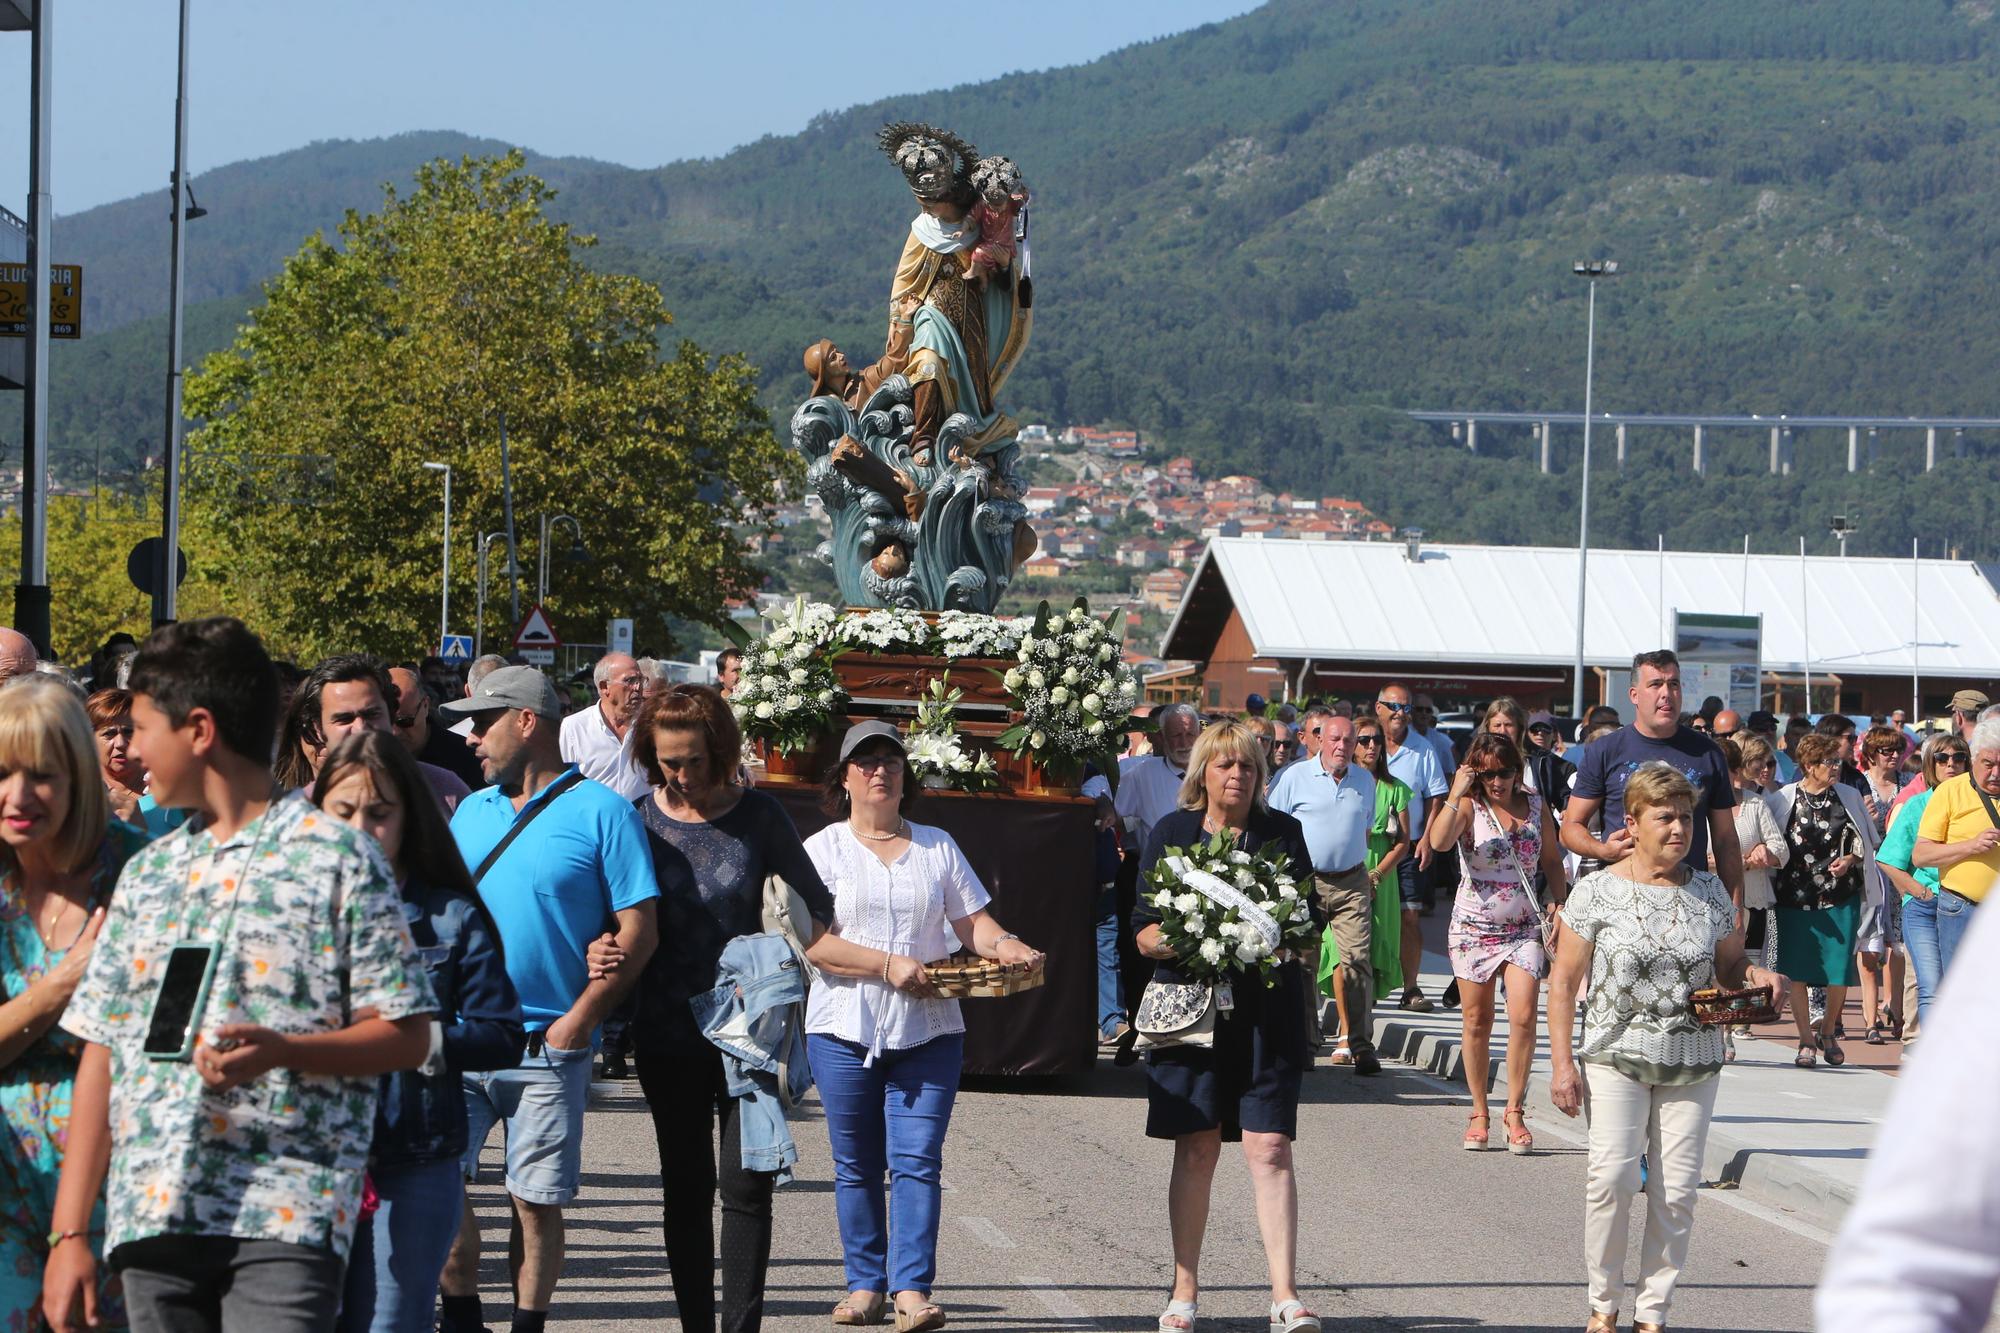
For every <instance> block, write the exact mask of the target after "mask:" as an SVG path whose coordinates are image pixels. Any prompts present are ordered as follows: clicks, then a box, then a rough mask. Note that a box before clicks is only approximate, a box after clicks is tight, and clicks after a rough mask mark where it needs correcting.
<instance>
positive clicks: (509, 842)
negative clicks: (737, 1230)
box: [438, 666, 659, 1329]
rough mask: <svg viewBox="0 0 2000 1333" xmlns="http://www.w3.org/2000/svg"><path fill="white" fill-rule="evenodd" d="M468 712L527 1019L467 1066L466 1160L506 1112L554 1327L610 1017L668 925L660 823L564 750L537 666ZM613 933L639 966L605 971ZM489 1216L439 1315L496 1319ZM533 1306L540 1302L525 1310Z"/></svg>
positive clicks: (483, 844)
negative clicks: (495, 1055) (601, 967)
mask: <svg viewBox="0 0 2000 1333" xmlns="http://www.w3.org/2000/svg"><path fill="white" fill-rule="evenodd" d="M438 711H439V712H440V713H442V714H444V715H445V716H446V717H448V718H452V719H461V718H462V719H464V721H463V723H461V725H463V726H466V727H467V728H469V730H470V734H471V738H472V742H473V753H474V754H475V755H477V756H478V758H479V767H480V770H481V771H482V772H484V773H485V775H486V780H487V781H488V782H490V783H492V784H493V785H492V786H490V787H487V788H485V789H484V790H482V791H477V792H474V793H473V794H472V795H471V796H469V797H467V798H466V799H465V801H464V802H462V803H461V804H460V805H459V807H458V813H457V814H455V815H453V816H452V821H451V832H452V837H453V838H454V839H455V840H456V841H457V843H458V850H459V854H460V855H461V856H463V857H464V858H465V864H466V865H468V866H471V867H474V870H473V879H474V882H476V883H477V884H478V886H479V896H480V898H481V899H482V900H483V901H484V902H485V904H486V909H487V911H488V912H490V913H491V914H492V917H493V920H494V923H495V924H496V925H498V926H499V928H500V938H501V939H502V940H503V941H505V942H506V946H507V976H508V979H509V980H511V981H512V982H513V983H514V990H515V993H516V994H517V995H518V996H519V997H520V1001H521V1014H522V1017H523V1019H525V1021H526V1026H527V1029H528V1041H527V1050H526V1052H525V1054H524V1056H523V1058H522V1060H521V1063H520V1065H519V1066H518V1067H516V1068H513V1069H499V1070H491V1071H486V1072H479V1073H473V1072H467V1073H465V1074H463V1075H462V1076H461V1077H462V1078H463V1080H464V1085H465V1105H466V1121H467V1125H466V1139H467V1146H466V1158H465V1168H466V1173H467V1175H468V1176H470V1175H471V1174H472V1173H473V1172H474V1171H476V1170H477V1168H478V1164H479V1153H480V1149H481V1147H482V1146H483V1145H484V1144H485V1142H486V1139H487V1137H488V1136H489V1135H490V1134H491V1133H492V1130H493V1126H494V1124H495V1123H496V1122H497V1123H500V1124H502V1125H504V1126H505V1127H506V1130H505V1133H506V1173H507V1192H508V1194H509V1195H511V1196H512V1200H513V1205H514V1208H513V1211H514V1227H515V1236H516V1241H515V1243H514V1244H513V1245H512V1247H511V1249H510V1261H511V1268H512V1277H513V1280H514V1281H513V1286H514V1292H515V1322H514V1327H515V1328H523V1327H529V1326H532V1327H535V1328H540V1327H541V1323H540V1319H541V1318H544V1317H546V1314H547V1311H548V1308H549V1302H550V1300H551V1298H552V1297H553V1296H554V1294H555V1289H556V1282H557V1279H558V1278H559V1277H560V1275H561V1273H562V1256H563V1235H564V1232H563V1206H564V1205H565V1204H567V1203H569V1202H570V1201H571V1200H572V1199H574V1198H575V1197H576V1193H577V1190H578V1189H579V1188H580V1186H581V1181H582V1166H583V1113H584V1107H585V1104H586V1103H587V1102H588V1100H589V1094H590V1066H591V1051H592V1049H593V1047H594V1046H595V1044H596V1036H597V1029H598V1025H599V1024H600V1023H602V1022H603V1021H604V1019H605V1018H606V1017H607V1016H609V1015H610V1013H611V1011H612V1010H613V1009H614V1008H615V1007H616V1006H617V1004H618V1002H619V1001H620V1000H621V999H622V998H623V997H624V994H625V992H626V991H627V990H629V989H630V988H631V986H632V985H633V984H634V983H635V982H636V981H637V980H638V978H639V976H640V975H641V974H642V973H643V972H644V971H645V966H646V961H647V960H648V959H649V958H650V957H651V956H652V953H653V949H654V947H655V944H656V943H657V941H658V938H659V936H658V923H657V920H656V914H655V903H656V900H657V899H658V897H659V887H658V885H657V883H656V881H655V879H654V876H653V858H652V852H651V851H650V849H649V848H648V846H647V843H646V828H645V825H644V824H643V823H641V822H640V819H639V813H638V811H636V810H634V809H633V808H632V804H631V802H630V801H628V800H626V799H625V798H624V797H622V796H620V795H618V794H617V793H616V792H614V791H612V790H611V789H610V788H609V787H606V786H604V785H603V784H601V783H597V782H593V781H591V780H590V779H588V778H586V777H584V776H583V774H582V773H581V772H580V771H579V770H578V769H577V768H576V766H575V765H573V764H567V763H564V762H563V757H562V746H561V741H560V734H561V731H560V729H561V726H562V715H563V706H562V697H561V696H560V695H558V694H557V693H556V687H555V686H554V685H553V684H552V683H551V682H550V681H549V679H548V677H546V676H544V675H543V674H542V673H541V672H540V671H538V670H536V669H535V668H534V667H525V666H521V667H501V668H499V669H498V670H496V671H493V672H490V673H488V674H487V675H486V676H484V677H482V678H481V679H480V681H479V683H478V684H477V685H474V686H473V687H472V691H471V693H470V695H469V696H468V697H466V698H464V699H454V700H452V701H451V702H449V703H446V704H441V705H439V707H438ZM613 934H615V936H616V939H617V943H618V945H619V947H620V948H622V949H623V950H624V951H625V959H626V966H624V967H622V968H620V969H619V971H618V972H617V974H616V975H615V976H610V977H597V978H593V977H591V976H590V974H589V969H588V967H587V966H586V963H585V959H584V954H585V951H586V950H587V949H588V948H589V946H590V943H591V941H592V940H594V939H598V938H599V937H601V936H606V935H613ZM479 1244H480V1236H479V1222H478V1219H477V1218H476V1217H475V1216H474V1215H473V1213H472V1210H471V1209H469V1208H468V1209H466V1210H465V1213H464V1221H463V1223H462V1224H461V1226H460V1228H459V1235H458V1241H457V1243H456V1244H455V1245H453V1247H452V1253H451V1258H450V1259H449V1260H448V1261H447V1262H446V1264H445V1270H444V1274H443V1277H442V1279H441V1282H440V1290H441V1293H442V1301H441V1305H442V1310H441V1314H442V1316H443V1318H442V1319H441V1322H440V1325H439V1326H440V1327H442V1328H450V1329H466V1328H479V1327H482V1323H481V1312H480V1305H479ZM523 1316H527V1318H526V1319H525V1320H524V1319H523Z"/></svg>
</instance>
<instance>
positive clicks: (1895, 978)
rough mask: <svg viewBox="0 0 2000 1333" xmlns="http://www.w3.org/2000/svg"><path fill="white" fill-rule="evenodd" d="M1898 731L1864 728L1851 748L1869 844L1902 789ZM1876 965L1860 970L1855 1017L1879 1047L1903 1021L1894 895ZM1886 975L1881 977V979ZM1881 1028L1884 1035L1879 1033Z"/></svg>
mask: <svg viewBox="0 0 2000 1333" xmlns="http://www.w3.org/2000/svg"><path fill="white" fill-rule="evenodd" d="M1904 739H1905V738H1904V736H1903V733H1902V731H1901V729H1900V728H1897V727H1891V726H1876V727H1870V728H1869V729H1868V730H1867V731H1866V732H1865V733H1863V735H1862V737H1861V739H1860V741H1859V743H1858V744H1857V745H1856V747H1855V748H1856V749H1857V750H1858V751H1859V753H1860V756H1861V782H1860V786H1861V789H1862V791H1861V795H1862V805H1863V806H1864V807H1866V809H1867V811H1868V814H1869V817H1870V818H1872V819H1873V820H1874V821H1875V840H1876V841H1877V842H1878V843H1879V842H1880V841H1881V840H1882V835H1883V834H1885V833H1887V832H1888V830H1889V817H1890V815H1891V814H1892V813H1893V812H1894V810H1895V807H1896V796H1897V792H1898V789H1899V788H1900V787H1901V786H1902V785H1903V775H1902V768H1903V742H1904ZM1882 934H1883V938H1882V949H1883V957H1884V961H1886V963H1887V964H1888V966H1887V968H1886V969H1885V968H1884V967H1883V965H1882V964H1881V963H1877V964H1876V965H1875V966H1874V967H1867V966H1864V967H1862V969H1861V1017H1862V1021H1863V1022H1864V1023H1866V1024H1867V1029H1868V1034H1867V1037H1866V1041H1867V1042H1868V1044H1869V1045H1870V1046H1880V1045H1882V1044H1883V1043H1884V1042H1885V1041H1887V1040H1888V1039H1889V1038H1890V1037H1894V1038H1896V1039H1897V1040H1899V1041H1900V1040H1901V1039H1902V1036H1903V1016H1902V1015H1901V1014H1899V1013H1897V1012H1896V1004H1895V997H1896V996H1898V995H1901V994H1902V993H1903V951H1902V947H1901V946H1902V943H1903V902H1902V895H1901V894H1900V893H1895V892H1886V893H1884V894H1883V901H1882ZM1885 970H1886V972H1887V976H1886V977H1885V976H1884V975H1883V974H1884V972H1885ZM1885 1029H1886V1031H1885Z"/></svg>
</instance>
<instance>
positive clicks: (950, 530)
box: [792, 123, 1035, 611]
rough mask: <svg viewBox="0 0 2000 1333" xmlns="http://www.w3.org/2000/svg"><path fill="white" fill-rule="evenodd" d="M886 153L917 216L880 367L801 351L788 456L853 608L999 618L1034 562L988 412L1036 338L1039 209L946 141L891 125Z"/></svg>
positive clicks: (995, 165)
mask: <svg viewBox="0 0 2000 1333" xmlns="http://www.w3.org/2000/svg"><path fill="white" fill-rule="evenodd" d="M879 142H880V144H881V147H882V150H883V152H885V153H887V154H888V155H889V159H890V161H892V162H894V163H895V165H896V167H897V169H898V170H900V171H901V172H902V173H903V177H904V179H905V180H906V181H907V182H908V183H909V186H910V191H911V193H912V194H913V195H915V196H916V200H917V207H918V213H917V216H916V217H915V218H914V219H913V220H912V221H911V223H910V233H909V237H908V239H907V240H906V241H905V242H904V244H903V253H902V256H901V258H900V259H899V260H898V262H897V265H896V276H895V279H894V281H893V282H892V283H891V285H890V291H889V328H888V334H887V337H886V338H885V339H884V342H883V348H882V355H881V357H880V358H878V359H877V360H876V361H875V363H874V364H873V365H870V366H868V367H866V368H865V369H861V370H856V369H855V368H854V367H853V366H852V365H850V364H849V362H848V360H847V356H846V354H845V353H844V352H842V351H841V350H840V348H838V347H836V346H835V345H834V344H833V343H832V342H831V341H829V340H827V339H821V340H820V341H818V342H816V343H814V344H813V345H812V346H810V347H808V348H807V349H806V351H805V357H804V363H805V370H806V374H807V375H809V376H810V377H811V379H812V396H811V397H809V398H808V399H807V400H806V401H805V402H804V403H803V404H802V405H801V406H800V407H799V409H798V411H797V412H795V413H793V414H792V442H793V444H794V446H795V447H797V448H798V449H799V450H800V451H801V452H803V453H804V454H805V455H806V457H807V458H808V459H809V460H811V466H810V468H809V469H808V472H807V478H808V480H809V482H810V484H811V485H812V486H813V488H814V489H815V491H816V492H817V493H818V494H819V496H820V498H821V499H822V500H823V501H824V502H825V504H826V508H827V512H828V514H829V515H830V516H831V517H832V519H833V537H832V539H831V540H830V541H828V542H827V543H826V544H824V545H823V546H822V547H821V548H820V553H821V555H822V557H823V558H825V559H827V560H828V561H829V562H830V563H831V564H832V565H833V567H834V571H835V574H836V576H837V577H838V579H839V582H840V592H841V596H842V597H843V598H844V599H845V600H846V601H847V602H848V603H849V604H850V605H853V606H903V607H910V608H913V609H916V610H932V611H935V610H944V609H948V608H950V609H962V610H968V611H991V610H992V609H993V607H994V606H995V605H996V604H997V603H998V602H999V600H1000V594H1001V593H1003V592H1004V591H1006V588H1007V585H1008V584H1009V583H1010V582H1011V581H1012V579H1013V576H1014V571H1015V569H1017V568H1018V567H1019V566H1020V564H1021V562H1022V561H1023V560H1025V559H1027V557H1028V556H1029V555H1031V554H1033V553H1034V549H1035V535H1034V531H1033V529H1031V528H1030V527H1029V526H1028V523H1027V510H1026V508H1025V507H1024V506H1023V505H1022V504H1021V495H1022V493H1023V491H1024V490H1025V486H1024V484H1023V482H1022V481H1021V478H1020V476H1019V474H1018V473H1017V472H1016V471H1015V467H1016V464H1017V463H1018V461H1019V459H1020V452H1021V446H1020V443H1019V441H1018V440H1016V438H1015V432H1016V430H1017V427H1016V426H1015V424H1014V422H1013V421H1012V420H1011V419H1010V418H1008V417H1007V416H1006V415H1004V414H1003V413H1001V412H1000V411H999V410H998V408H996V407H995V406H994V400H995V398H996V397H997V396H998V394H999V392H1000V390H1001V389H1002V387H1004V386H1005V384H1006V382H1007V377H1008V376H1009V375H1010V374H1012V373H1013V370H1014V367H1015V366H1016V365H1018V364H1019V363H1020V360H1021V355H1022V353H1023V352H1024V351H1026V349H1027V345H1028V334H1029V331H1030V329H1031V327H1032V325H1033V303H1034V284H1033V281H1032V279H1031V277H1030V275H1029V253H1028V209H1029V205H1030V203H1031V195H1030V193H1029V191H1028V189H1027V186H1026V185H1025V183H1024V182H1023V181H1022V178H1021V172H1020V169H1019V168H1018V167H1016V166H1015V165H1014V163H1012V162H1011V161H1009V160H1008V159H1006V158H1004V157H988V158H983V159H982V158H981V157H980V156H979V154H978V152H977V151H976V150H975V149H974V148H973V146H972V145H971V144H969V143H967V142H965V141H964V140H963V139H961V138H959V137H958V136H957V135H955V134H952V133H951V132H950V131H948V130H941V129H937V128H934V127H932V126H929V125H920V124H911V123H897V124H893V125H887V126H884V127H883V129H882V131H881V134H880V136H879Z"/></svg>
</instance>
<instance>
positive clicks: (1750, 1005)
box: [1688, 986, 1778, 1027]
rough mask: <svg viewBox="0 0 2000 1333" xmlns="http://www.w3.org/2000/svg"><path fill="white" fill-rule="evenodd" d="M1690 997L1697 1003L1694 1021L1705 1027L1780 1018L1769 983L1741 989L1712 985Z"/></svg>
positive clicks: (1695, 1004)
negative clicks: (1727, 988) (1728, 988)
mask: <svg viewBox="0 0 2000 1333" xmlns="http://www.w3.org/2000/svg"><path fill="white" fill-rule="evenodd" d="M1688 998H1689V999H1690V1000H1691V1001H1692V1003H1693V1005H1694V1021H1695V1022H1697V1023H1699V1024H1701V1025H1702V1026H1703V1027H1723V1026H1725V1025H1727V1026H1736V1025H1740V1024H1744V1023H1775V1022H1777V1021H1778V1008H1777V1005H1776V1004H1775V1003H1774V1002H1773V999H1772V995H1771V988H1770V987H1769V986H1747V987H1745V988H1744V989H1742V990H1724V989H1723V988H1722V987H1720V986H1710V987H1708V988H1706V989H1704V990H1698V991H1696V992H1695V993H1694V994H1693V995H1691V996H1689V997H1688Z"/></svg>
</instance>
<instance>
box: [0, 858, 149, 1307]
mask: <svg viewBox="0 0 2000 1333" xmlns="http://www.w3.org/2000/svg"><path fill="white" fill-rule="evenodd" d="M145 843H146V835H145V834H144V833H143V832H141V831H140V830H139V829H136V828H133V827H132V826H131V825H129V824H120V823H114V824H112V826H111V828H110V831H109V832H108V833H107V834H106V835H105V839H104V844H103V846H102V848H101V850H100V851H99V853H98V860H97V869H96V872H95V873H94V874H93V876H92V878H91V886H90V906H91V910H92V911H96V910H97V909H98V908H99V907H101V906H103V905H104V904H105V903H106V902H108V901H110V898H111V887H112V885H113V884H115V883H117V881H118V872H119V871H120V870H121V869H123V868H124V865H125V862H126V859H127V858H128V857H130V856H131V855H132V853H134V852H136V851H137V850H138V849H139V848H141V847H143V846H144V845H145ZM68 952H69V950H68V949H67V948H60V949H47V948H44V947H43V945H42V937H41V936H40V935H39V934H38V933H37V932H36V930H35V923H34V921H33V920H32V919H30V917H29V916H28V913H27V911H26V909H25V906H24V904H23V901H22V897H21V890H20V886H19V884H17V883H16V882H15V879H14V877H13V876H12V875H7V876H5V877H4V878H0V998H4V997H7V996H14V995H19V994H21V993H22V992H23V991H25V990H27V988H28V987H29V986H31V985H33V984H34V983H35V982H37V981H40V980H41V979H42V977H43V976H45V975H46V974H47V973H49V972H50V971H53V970H54V969H55V968H56V966H57V965H59V964H60V963H61V962H62V960H63V957H64V955H66V954H67V953H68ZM82 1057H83V1043H82V1042H81V1041H78V1040H77V1039H76V1038H75V1037H72V1036H70V1035H69V1033H67V1032H64V1031H63V1030H62V1024H61V1020H60V1019H58V1020H57V1022H56V1024H55V1026H53V1027H51V1028H49V1030H48V1031H47V1032H44V1033H43V1034H42V1035H41V1036H40V1037H38V1038H36V1039H35V1042H34V1044H33V1045H32V1046H30V1047H28V1049H27V1050H25V1051H23V1052H22V1053H21V1054H20V1055H18V1056H16V1057H14V1060H13V1062H12V1063H11V1064H9V1065H7V1066H6V1067H5V1068H0V1330H5V1331H6V1333H13V1330H16V1329H22V1330H26V1329H38V1328H41V1327H42V1326H43V1325H42V1321H41V1294H42V1266H43V1265H44V1264H45V1263H47V1262H48V1257H49V1246H48V1234H49V1220H50V1219H51V1218H52V1217H53V1216H54V1215H55V1207H56V1180H57V1178H58V1177H59V1176H60V1175H61V1174H62V1159H63V1149H64V1147H65V1146H66V1144H67V1143H68V1140H69V1108H70V1092H71V1089H72V1088H73V1087H74V1086H75V1083H76V1066H77V1061H78V1060H80V1059H81V1058H82ZM90 1229H91V1248H92V1250H95V1251H98V1252H99V1254H98V1261H99V1263H98V1271H99V1277H100V1280H104V1279H108V1278H109V1277H110V1270H109V1268H108V1267H107V1266H105V1265H104V1263H103V1255H102V1242H103V1237H104V1203H103V1201H102V1200H101V1199H100V1200H99V1201H98V1205H97V1208H96V1210H95V1211H94V1212H93V1213H92V1214H91V1221H90ZM97 1308H98V1313H99V1315H100V1316H101V1317H102V1318H104V1319H105V1320H106V1321H107V1323H109V1324H110V1325H111V1326H112V1327H120V1328H122V1327H123V1326H124V1322H125V1320H124V1309H123V1307H122V1305H121V1303H119V1302H118V1301H116V1300H112V1301H109V1302H107V1301H106V1300H105V1299H104V1297H103V1295H102V1293H100V1295H99V1299H98V1307H97Z"/></svg>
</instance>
